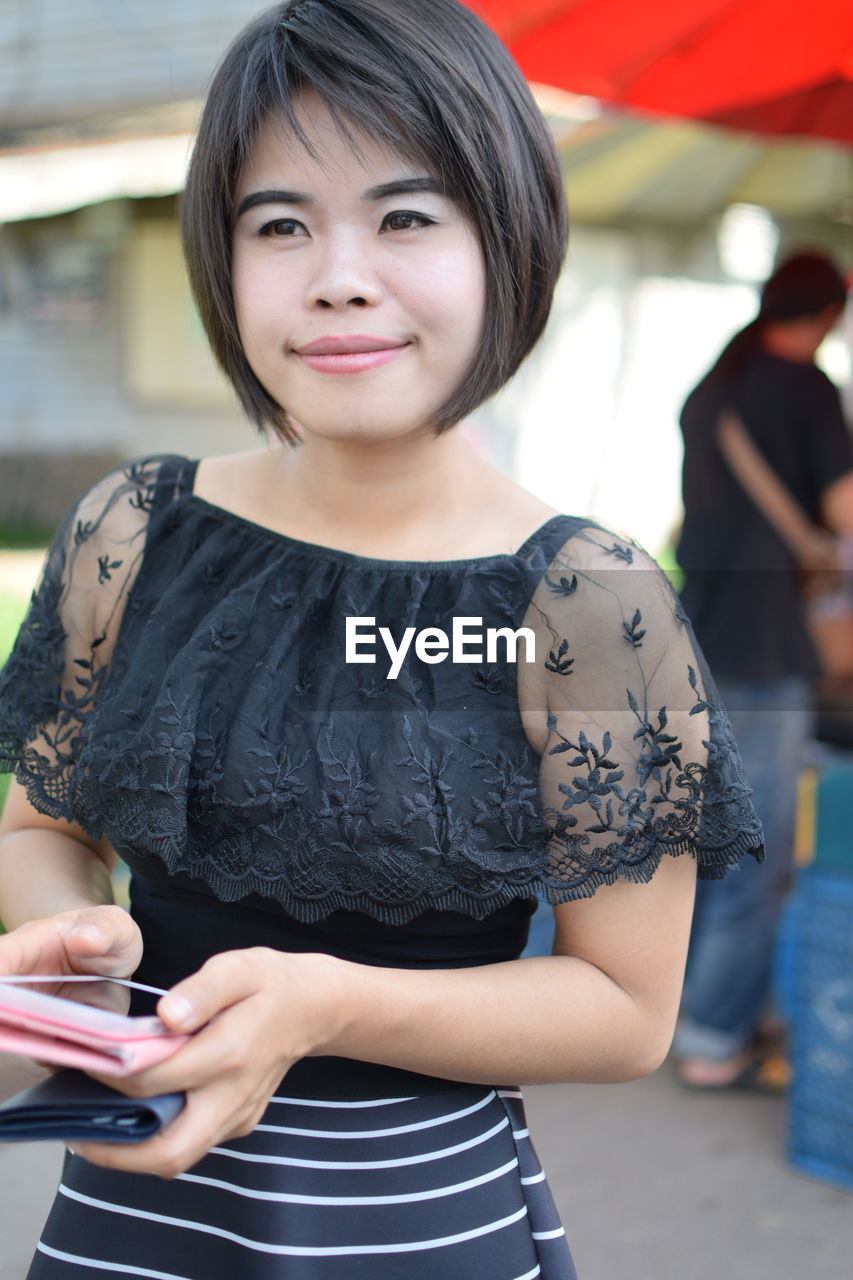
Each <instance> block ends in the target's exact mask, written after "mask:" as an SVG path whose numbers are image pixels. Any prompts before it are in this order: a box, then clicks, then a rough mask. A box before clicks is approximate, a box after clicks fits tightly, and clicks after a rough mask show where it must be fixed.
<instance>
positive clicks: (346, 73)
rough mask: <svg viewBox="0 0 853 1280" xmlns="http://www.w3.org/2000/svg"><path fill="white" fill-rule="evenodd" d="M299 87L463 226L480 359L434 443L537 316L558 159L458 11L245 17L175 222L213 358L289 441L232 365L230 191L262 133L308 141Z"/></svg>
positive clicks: (327, 2) (506, 71)
mask: <svg viewBox="0 0 853 1280" xmlns="http://www.w3.org/2000/svg"><path fill="white" fill-rule="evenodd" d="M306 89H313V90H314V91H315V92H316V93H317V94H318V95H319V97H320V98H321V100H322V101H323V102H324V104H325V106H326V107H327V109H328V110H329V112H330V114H331V116H332V118H333V119H334V120H335V121H336V123H337V124H338V126H339V127H340V128H341V129H342V130H343V131H344V133H345V134H346V135H347V136H350V137H351V136H352V133H351V131H352V130H357V131H360V132H362V133H364V134H366V135H368V136H369V137H371V138H373V139H375V140H376V141H377V142H379V143H381V144H383V145H385V146H387V147H389V148H390V149H392V150H394V151H397V152H398V153H400V154H402V155H405V156H406V157H407V158H409V159H413V160H414V159H417V160H419V161H420V162H422V163H424V164H426V165H427V166H428V168H429V171H430V172H431V173H433V174H434V175H435V176H437V177H438V178H439V180H440V181H441V182H442V184H443V187H444V189H445V190H446V191H447V194H448V195H449V196H450V198H451V199H453V200H455V201H456V203H457V204H458V205H459V207H460V208H461V209H462V211H463V212H464V213H465V214H466V216H467V217H468V218H470V220H471V222H472V223H473V225H474V226H475V227H476V228H477V231H478V233H479V237H480V242H481V245H482V249H483V255H484V259H485V270H486V280H487V286H486V288H487V294H486V320H485V326H484V333H483V336H482V341H481V343H480V346H479V349H478V353H477V355H476V357H475V359H474V361H473V362H472V366H471V368H470V369H469V370H468V372H467V374H466V375H465V377H464V378H463V379H462V382H461V384H460V385H459V386H458V387H457V388H456V390H455V391H454V393H453V394H452V396H451V397H450V399H449V400H448V401H447V402H446V403H445V404H444V405H442V406H441V408H440V409H439V411H438V412H437V413H436V415H435V416H434V418H433V425H434V427H435V428H436V430H437V431H443V430H446V429H447V428H448V427H451V426H452V425H453V424H454V423H456V422H458V421H459V420H460V419H461V418H463V417H465V415H466V414H468V413H470V412H471V411H472V410H473V409H475V408H476V407H477V405H479V404H481V403H482V402H483V401H484V400H486V399H487V398H488V397H489V396H490V395H492V394H493V393H494V392H495V391H497V390H498V388H499V387H501V386H503V384H504V383H505V382H506V381H507V380H508V379H509V378H510V377H512V375H513V374H514V373H515V371H516V369H517V368H518V366H519V365H520V364H521V362H522V360H523V359H524V357H525V356H526V355H527V354H528V352H529V351H530V350H531V348H532V347H533V346H534V344H535V342H536V340H537V339H538V338H539V336H540V334H541V333H542V330H543V328H544V326H545V322H546V320H547V318H548V313H549V310H550V307H551V300H552V296H553V292H554V286H555V284H556V281H557V277H558V275H559V271H560V267H561V264H562V260H563V256H564V254H565V246H566V234H567V213H566V204H565V196H564V191H563V182H562V175H561V172H560V164H559V160H558V157H557V154H556V150H555V147H554V144H553V141H552V139H551V135H550V133H549V131H548V128H547V125H546V124H545V122H544V120H543V118H542V116H541V114H540V112H539V110H538V108H537V107H536V104H535V103H534V101H533V98H532V96H531V94H530V91H529V89H528V87H527V85H526V84H525V82H524V80H523V78H522V76H521V74H520V72H519V71H518V68H517V67H516V65H515V63H514V62H513V61H512V59H511V58H510V56H509V54H508V53H507V51H506V49H505V48H504V46H503V45H502V44H501V43H500V41H499V40H498V38H497V36H495V35H494V33H493V32H492V31H490V30H489V28H488V27H487V26H486V25H485V24H484V23H483V22H481V21H480V19H479V18H477V17H476V16H475V15H474V14H473V13H472V12H471V11H470V10H469V9H467V8H466V7H465V6H464V5H462V4H460V3H457V0H290V2H289V3H285V4H279V5H277V6H276V7H275V8H273V9H270V10H268V11H267V12H265V13H263V14H261V15H260V17H258V18H256V19H255V20H254V21H253V22H252V23H251V24H250V25H249V26H248V27H247V28H246V29H245V30H244V31H243V32H242V33H241V34H240V35H239V36H238V37H237V39H236V40H235V41H234V43H233V44H232V45H231V47H230V49H229V50H228V52H227V53H226V55H225V57H224V59H223V61H222V63H221V64H220V66H219V68H218V70H217V71H216V73H215V75H214V77H213V80H212V83H211V87H210V92H209V94H208V98H207V102H206V104H205V108H204V111H203V113H202V117H201V121H200V124H199V130H198V137H197V141H196V144H195V149H194V151H193V155H192V159H191V162H190V167H189V174H188V178H187V185H186V190H185V192H184V196H183V200H182V207H181V221H182V231H183V241H184V253H185V255H186V260H187V267H188V271H189V277H190V284H191V286H192V290H193V294H194V296H195V300H196V303H197V305H198V308H199V312H200V315H201V319H202V322H203V324H204V327H205V329H206V331H207V335H208V338H209V340H210V344H211V347H212V348H213V353H214V355H215V356H216V359H217V361H218V362H219V364H220V366H221V367H222V369H223V370H224V372H225V374H226V376H227V377H228V378H229V379H230V381H231V383H232V384H233V386H234V388H235V390H236V392H237V395H238V397H239V399H240V401H241V403H242V405H243V407H244V409H245V411H246V413H247V414H248V416H249V418H250V419H251V420H252V421H253V422H254V423H255V424H256V425H257V426H258V428H259V429H261V430H263V429H264V428H265V427H272V428H273V429H274V430H275V431H276V432H277V433H278V435H279V436H280V437H281V438H283V439H285V440H288V441H290V442H291V443H295V442H296V441H297V439H298V437H297V434H296V432H295V431H294V429H293V427H292V425H291V424H290V423H289V421H288V416H287V408H286V406H285V405H280V404H278V403H277V402H276V401H275V400H274V399H273V397H272V396H271V395H270V394H269V392H267V391H266V389H265V388H264V387H263V386H262V385H261V383H260V382H259V380H258V379H257V377H256V376H255V374H254V373H253V371H252V369H251V368H250V366H249V363H248V361H247V360H246V357H245V355H244V353H243V348H242V345H241V343H240V338H239V335H238V332H237V320H236V314H235V309H234V301H233V297H232V291H231V225H232V218H233V203H234V193H235V190H236V186H237V183H238V180H239V175H240V173H241V170H242V167H243V165H244V164H245V163H246V161H247V159H248V157H249V155H250V152H251V149H252V146H253V144H254V142H255V140H256V138H257V136H258V132H259V130H260V129H261V127H262V126H263V124H264V123H265V122H266V121H267V120H268V119H269V118H270V117H279V118H282V119H283V120H284V122H285V123H286V125H287V126H288V127H290V128H291V129H292V130H293V132H294V134H295V135H296V136H297V137H299V138H300V139H301V141H302V142H303V143H305V142H306V139H305V137H304V134H303V133H302V131H301V130H300V128H299V125H298V121H297V119H296V116H295V113H294V107H293V99H294V97H298V95H299V94H300V93H302V92H304V91H305V90H306Z"/></svg>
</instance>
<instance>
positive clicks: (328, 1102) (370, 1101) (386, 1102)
mask: <svg viewBox="0 0 853 1280" xmlns="http://www.w3.org/2000/svg"><path fill="white" fill-rule="evenodd" d="M425 1096H426V1097H429V1096H430V1095H429V1094H426V1095H425ZM415 1101H416V1097H415V1096H413V1097H411V1098H367V1099H366V1100H365V1101H363V1102H338V1101H337V1100H336V1099H333V1098H284V1097H277V1096H275V1097H272V1098H270V1102H286V1103H287V1104H288V1106H291V1107H341V1108H343V1107H390V1106H393V1104H394V1103H395V1102H415Z"/></svg>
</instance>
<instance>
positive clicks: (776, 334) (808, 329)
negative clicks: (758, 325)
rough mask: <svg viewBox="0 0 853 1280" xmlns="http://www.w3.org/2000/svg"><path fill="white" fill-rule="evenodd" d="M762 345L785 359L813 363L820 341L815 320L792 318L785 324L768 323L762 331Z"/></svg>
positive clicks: (799, 362) (774, 354) (798, 362)
mask: <svg viewBox="0 0 853 1280" xmlns="http://www.w3.org/2000/svg"><path fill="white" fill-rule="evenodd" d="M761 345H762V347H763V348H764V350H765V351H769V352H770V354H771V355H773V356H780V357H781V358H782V359H783V360H793V361H794V362H795V363H796V364H811V363H812V362H813V361H814V358H815V352H816V351H817V349H818V347H819V345H820V342H819V341H818V340H817V335H816V334H815V327H814V324H813V322H811V321H803V322H802V323H800V322H798V321H796V320H792V321H790V322H789V323H785V324H768V325H767V326H766V328H765V329H764V330H763V331H762V334H761Z"/></svg>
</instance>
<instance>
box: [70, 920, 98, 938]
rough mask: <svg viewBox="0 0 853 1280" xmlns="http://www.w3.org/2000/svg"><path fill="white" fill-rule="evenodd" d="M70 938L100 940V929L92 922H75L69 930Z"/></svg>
mask: <svg viewBox="0 0 853 1280" xmlns="http://www.w3.org/2000/svg"><path fill="white" fill-rule="evenodd" d="M70 937H72V938H87V939H89V940H90V941H92V942H100V940H101V931H100V929H99V928H98V926H97V925H94V924H75V925H73V926H72V928H71V930H70Z"/></svg>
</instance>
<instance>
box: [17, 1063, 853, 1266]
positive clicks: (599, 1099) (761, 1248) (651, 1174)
mask: <svg viewBox="0 0 853 1280" xmlns="http://www.w3.org/2000/svg"><path fill="white" fill-rule="evenodd" d="M26 1070H27V1069H26V1068H23V1067H22V1068H19V1069H18V1072H17V1074H16V1076H15V1078H12V1076H11V1074H10V1072H9V1071H8V1070H7V1071H6V1072H5V1074H3V1075H0V1097H2V1096H9V1094H10V1093H12V1092H13V1091H14V1090H15V1089H16V1088H20V1087H22V1085H23V1081H24V1073H25V1071H26ZM525 1092H526V1096H527V1108H528V1116H529V1120H530V1127H531V1129H532V1131H533V1133H534V1135H535V1136H536V1141H537V1146H538V1148H539V1153H540V1155H541V1157H542V1160H543V1162H544V1164H545V1166H546V1168H547V1169H548V1172H549V1177H550V1181H551V1185H552V1187H553V1189H554V1194H555V1196H556V1198H557V1201H558V1204H559V1207H560V1211H561V1213H562V1215H563V1220H564V1222H565V1224H566V1228H567V1231H568V1233H569V1238H570V1240H571V1243H572V1248H573V1250H574V1254H575V1260H576V1263H577V1266H578V1271H579V1273H580V1277H581V1280H844V1277H845V1276H849V1275H850V1274H851V1258H853V1197H851V1196H850V1195H849V1194H847V1193H846V1192H843V1191H839V1190H835V1189H834V1188H832V1187H828V1186H824V1185H823V1184H821V1183H818V1182H812V1181H810V1180H807V1179H805V1178H801V1177H799V1176H797V1175H795V1174H794V1173H792V1172H791V1171H790V1170H789V1169H788V1167H787V1165H786V1163H785V1158H784V1110H785V1108H784V1102H783V1101H781V1100H778V1099H771V1098H766V1097H756V1096H754V1095H747V1094H742V1095H735V1094H731V1095H728V1096H726V1097H719V1098H713V1097H711V1098H709V1097H707V1096H704V1095H703V1096H695V1095H692V1094H686V1093H684V1092H683V1091H682V1090H680V1089H679V1088H678V1087H677V1086H676V1085H675V1084H673V1082H672V1080H671V1078H670V1076H669V1073H668V1070H667V1068H664V1069H663V1070H662V1071H660V1072H658V1073H657V1075H655V1076H653V1077H652V1078H651V1079H649V1080H643V1081H638V1082H637V1083H635V1084H628V1085H572V1086H565V1085H552V1086H547V1087H539V1088H534V1089H527V1090H526V1091H525ZM60 1161H61V1148H60V1147H58V1146H56V1145H53V1144H37V1145H32V1146H12V1145H10V1146H6V1147H2V1146H0V1180H1V1181H2V1187H3V1196H2V1198H0V1280H23V1278H24V1276H25V1275H26V1269H27V1262H28V1259H29V1257H30V1254H31V1251H32V1247H33V1245H34V1242H35V1240H36V1238H37V1236H38V1232H39V1228H40V1226H41V1222H42V1219H43V1217H44V1214H45V1212H46V1210H47V1207H48V1205H49V1203H50V1201H51V1199H52V1195H53V1189H54V1187H55V1185H56V1181H57V1179H58V1176H59V1165H60ZM69 1280H73V1276H69ZM234 1280H239V1277H235V1278H234ZM436 1280H448V1278H446V1277H441V1276H440V1275H438V1274H437V1275H436Z"/></svg>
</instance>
